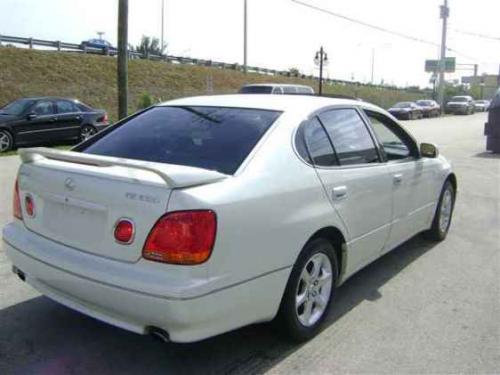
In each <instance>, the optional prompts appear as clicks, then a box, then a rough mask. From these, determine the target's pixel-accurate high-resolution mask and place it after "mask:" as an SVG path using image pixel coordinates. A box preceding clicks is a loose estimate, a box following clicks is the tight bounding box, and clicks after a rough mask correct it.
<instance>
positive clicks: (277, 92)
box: [273, 87, 283, 95]
mask: <svg viewBox="0 0 500 375" xmlns="http://www.w3.org/2000/svg"><path fill="white" fill-rule="evenodd" d="M273 94H278V95H281V94H283V91H282V90H281V87H275V88H274V90H273Z"/></svg>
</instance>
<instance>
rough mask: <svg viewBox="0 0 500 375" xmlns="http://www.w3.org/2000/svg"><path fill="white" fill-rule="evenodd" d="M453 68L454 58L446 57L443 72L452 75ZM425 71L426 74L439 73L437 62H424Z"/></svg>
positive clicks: (454, 64)
mask: <svg viewBox="0 0 500 375" xmlns="http://www.w3.org/2000/svg"><path fill="white" fill-rule="evenodd" d="M455 67H456V59H455V58H454V57H447V58H446V60H445V68H444V71H445V72H446V73H454V72H455ZM425 71H426V72H427V73H437V72H438V71H439V60H425Z"/></svg>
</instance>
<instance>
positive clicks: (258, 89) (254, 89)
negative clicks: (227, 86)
mask: <svg viewBox="0 0 500 375" xmlns="http://www.w3.org/2000/svg"><path fill="white" fill-rule="evenodd" d="M272 91H273V87H272V86H245V87H242V88H241V89H240V94H270V93H271V92H272Z"/></svg>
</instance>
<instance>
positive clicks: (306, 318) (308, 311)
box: [302, 300, 313, 324]
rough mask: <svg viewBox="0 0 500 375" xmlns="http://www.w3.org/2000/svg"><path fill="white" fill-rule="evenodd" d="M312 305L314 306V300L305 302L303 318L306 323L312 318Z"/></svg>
mask: <svg viewBox="0 0 500 375" xmlns="http://www.w3.org/2000/svg"><path fill="white" fill-rule="evenodd" d="M312 306H313V301H312V300H308V301H307V302H306V303H305V304H304V312H303V313H302V320H303V322H304V323H305V324H308V323H309V320H310V319H311V314H312Z"/></svg>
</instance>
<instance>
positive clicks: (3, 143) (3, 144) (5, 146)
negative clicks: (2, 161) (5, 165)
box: [0, 130, 14, 153]
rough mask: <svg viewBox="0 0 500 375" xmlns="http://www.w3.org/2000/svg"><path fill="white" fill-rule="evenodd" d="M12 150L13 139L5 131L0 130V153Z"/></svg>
mask: <svg viewBox="0 0 500 375" xmlns="http://www.w3.org/2000/svg"><path fill="white" fill-rule="evenodd" d="M13 148H14V138H13V137H12V134H10V132H9V131H7V130H0V153H2V152H7V151H11V150H12V149H13Z"/></svg>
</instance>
